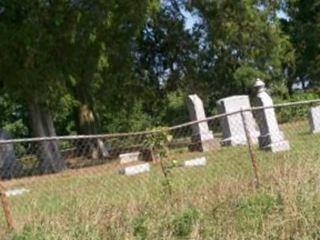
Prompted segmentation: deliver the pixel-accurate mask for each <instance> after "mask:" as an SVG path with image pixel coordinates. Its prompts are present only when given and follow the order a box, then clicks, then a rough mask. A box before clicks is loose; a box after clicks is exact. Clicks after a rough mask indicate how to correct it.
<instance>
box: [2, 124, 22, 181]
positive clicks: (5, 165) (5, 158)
mask: <svg viewBox="0 0 320 240" xmlns="http://www.w3.org/2000/svg"><path fill="white" fill-rule="evenodd" d="M9 139H10V135H9V134H8V133H7V132H6V131H4V130H1V131H0V178H3V179H10V178H12V177H14V176H15V175H16V174H17V172H18V171H19V169H20V168H21V165H20V164H19V162H18V160H17V158H16V155H15V152H14V147H13V144H12V143H1V140H4V141H5V140H9Z"/></svg>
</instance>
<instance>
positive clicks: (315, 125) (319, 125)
mask: <svg viewBox="0 0 320 240" xmlns="http://www.w3.org/2000/svg"><path fill="white" fill-rule="evenodd" d="M309 123H310V129H311V132H312V133H320V106H316V107H311V108H310V110H309Z"/></svg>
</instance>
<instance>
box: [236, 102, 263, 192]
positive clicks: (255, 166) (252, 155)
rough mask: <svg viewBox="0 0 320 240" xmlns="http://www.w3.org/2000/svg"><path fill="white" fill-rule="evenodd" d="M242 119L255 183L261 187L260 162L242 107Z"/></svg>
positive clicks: (257, 186)
mask: <svg viewBox="0 0 320 240" xmlns="http://www.w3.org/2000/svg"><path fill="white" fill-rule="evenodd" d="M240 113H241V119H242V123H243V128H244V131H245V134H246V138H247V145H248V151H249V155H250V159H251V163H252V169H253V174H254V178H255V185H256V188H259V187H260V181H259V173H258V164H257V158H256V155H255V153H254V151H253V147H252V145H253V144H252V139H251V136H250V132H249V129H248V125H247V121H246V117H245V114H244V111H243V109H242V108H241V112H240Z"/></svg>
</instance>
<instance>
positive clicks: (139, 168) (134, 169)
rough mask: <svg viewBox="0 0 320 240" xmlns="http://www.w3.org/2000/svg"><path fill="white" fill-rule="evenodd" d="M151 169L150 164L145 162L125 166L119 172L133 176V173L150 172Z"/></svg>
mask: <svg viewBox="0 0 320 240" xmlns="http://www.w3.org/2000/svg"><path fill="white" fill-rule="evenodd" d="M149 171H150V164H149V163H144V164H139V165H135V166H130V167H126V168H123V169H121V170H120V171H119V173H120V174H123V175H127V176H132V175H136V174H140V173H144V172H149Z"/></svg>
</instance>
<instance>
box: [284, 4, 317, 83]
mask: <svg viewBox="0 0 320 240" xmlns="http://www.w3.org/2000/svg"><path fill="white" fill-rule="evenodd" d="M284 11H285V12H286V13H287V15H288V18H286V19H283V20H282V26H283V29H284V31H286V32H287V33H288V34H289V35H290V37H291V42H292V45H293V47H294V49H295V65H294V67H293V68H291V69H290V73H291V79H292V80H291V85H292V83H293V82H294V81H295V80H296V79H299V80H300V81H301V82H302V85H303V88H306V86H307V84H306V83H307V82H310V83H311V84H313V85H319V82H320V77H319V76H320V70H319V69H320V1H319V0H307V1H302V0H286V1H284Z"/></svg>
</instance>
